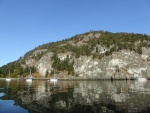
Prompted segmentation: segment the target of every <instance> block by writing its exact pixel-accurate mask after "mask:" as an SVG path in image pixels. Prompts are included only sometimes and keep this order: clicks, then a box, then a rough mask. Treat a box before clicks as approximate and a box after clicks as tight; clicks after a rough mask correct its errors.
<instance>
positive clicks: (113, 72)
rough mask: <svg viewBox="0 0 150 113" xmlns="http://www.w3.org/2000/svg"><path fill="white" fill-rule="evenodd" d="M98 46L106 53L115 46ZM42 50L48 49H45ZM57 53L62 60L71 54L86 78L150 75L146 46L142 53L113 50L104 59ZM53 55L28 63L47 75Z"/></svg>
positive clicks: (30, 60)
mask: <svg viewBox="0 0 150 113" xmlns="http://www.w3.org/2000/svg"><path fill="white" fill-rule="evenodd" d="M85 40H88V39H85ZM68 43H73V42H68ZM61 46H62V45H61ZM97 47H98V48H99V52H100V53H105V52H106V51H108V50H109V49H110V48H111V47H113V45H112V46H111V47H110V48H106V47H104V46H101V45H97ZM42 51H47V50H45V49H43V50H42ZM95 51H96V49H94V50H93V51H92V52H93V53H94V52H95ZM40 52H41V51H35V52H34V55H36V54H38V53H40ZM57 55H58V57H59V58H60V60H64V59H65V58H66V57H67V56H69V58H70V59H71V60H74V65H73V67H74V72H75V74H77V75H78V76H79V77H81V78H85V79H111V78H113V79H131V78H136V77H146V78H149V77H150V75H149V74H148V73H150V49H149V48H146V47H143V48H142V54H141V55H140V54H138V53H135V52H134V51H130V50H121V51H118V52H113V53H112V54H111V55H110V56H104V57H103V58H102V59H98V58H93V56H92V55H91V56H80V57H79V58H76V57H75V56H73V53H72V52H66V53H58V54H57ZM52 56H53V52H47V53H46V54H44V55H43V56H42V57H41V58H40V60H39V61H37V62H36V61H35V59H33V58H28V59H27V60H26V65H28V66H35V67H36V68H37V70H38V72H39V73H40V74H41V75H42V76H43V77H45V73H46V71H48V72H49V73H50V72H51V70H52V63H53V60H52ZM60 73H62V72H60ZM66 77H67V76H66ZM68 77H69V76H68Z"/></svg>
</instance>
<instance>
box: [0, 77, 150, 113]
mask: <svg viewBox="0 0 150 113" xmlns="http://www.w3.org/2000/svg"><path fill="white" fill-rule="evenodd" d="M149 112H150V81H146V82H138V81H136V80H134V81H133V80H131V81H130V80H129V81H125V80H116V81H113V82H112V81H57V82H56V83H54V82H53V83H51V82H50V81H48V80H33V81H32V82H26V81H25V80H17V79H16V80H11V81H10V82H6V81H5V80H4V79H1V80H0V113H149Z"/></svg>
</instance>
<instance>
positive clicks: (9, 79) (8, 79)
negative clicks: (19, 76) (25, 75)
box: [6, 71, 11, 81]
mask: <svg viewBox="0 0 150 113" xmlns="http://www.w3.org/2000/svg"><path fill="white" fill-rule="evenodd" d="M6 81H11V78H10V71H9V77H8V78H6Z"/></svg>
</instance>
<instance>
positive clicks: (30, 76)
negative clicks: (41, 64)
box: [26, 70, 32, 82]
mask: <svg viewBox="0 0 150 113" xmlns="http://www.w3.org/2000/svg"><path fill="white" fill-rule="evenodd" d="M26 81H27V82H32V74H31V70H30V75H29V77H28V78H27V79H26Z"/></svg>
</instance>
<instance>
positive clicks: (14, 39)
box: [0, 0, 150, 66]
mask: <svg viewBox="0 0 150 113" xmlns="http://www.w3.org/2000/svg"><path fill="white" fill-rule="evenodd" d="M91 30H104V31H110V32H129V33H131V32H133V33H142V34H148V35H150V0H0V66H2V65H4V64H7V63H9V62H12V61H15V60H17V59H18V58H19V57H20V56H23V55H24V54H25V53H26V52H28V51H29V50H32V49H34V48H35V47H37V46H38V45H41V44H44V43H48V42H54V41H59V40H62V39H66V38H70V37H72V36H74V35H76V34H80V33H84V32H88V31H91Z"/></svg>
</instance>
